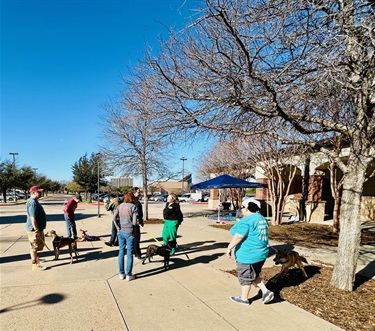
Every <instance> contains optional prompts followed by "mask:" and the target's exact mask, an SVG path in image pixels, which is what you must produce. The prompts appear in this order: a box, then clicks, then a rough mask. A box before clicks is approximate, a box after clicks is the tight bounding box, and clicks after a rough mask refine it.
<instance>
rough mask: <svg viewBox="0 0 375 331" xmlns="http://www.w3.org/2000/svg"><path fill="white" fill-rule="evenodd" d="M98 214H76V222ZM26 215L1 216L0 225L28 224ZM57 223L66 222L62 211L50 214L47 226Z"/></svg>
mask: <svg viewBox="0 0 375 331" xmlns="http://www.w3.org/2000/svg"><path fill="white" fill-rule="evenodd" d="M96 215H97V214H80V213H76V214H75V220H76V221H80V220H84V219H86V218H91V217H94V216H96ZM26 218H27V217H26V215H25V214H18V215H12V216H0V225H4V224H19V223H26ZM55 221H62V222H65V220H64V213H63V211H61V213H58V214H48V215H47V226H48V222H55Z"/></svg>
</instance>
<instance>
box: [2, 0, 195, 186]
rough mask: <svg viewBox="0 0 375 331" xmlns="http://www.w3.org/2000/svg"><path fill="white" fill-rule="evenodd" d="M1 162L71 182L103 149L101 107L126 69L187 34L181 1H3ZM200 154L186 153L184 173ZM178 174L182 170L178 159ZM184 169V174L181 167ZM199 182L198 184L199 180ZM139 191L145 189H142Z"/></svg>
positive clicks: (113, 91) (186, 14) (188, 170)
mask: <svg viewBox="0 0 375 331" xmlns="http://www.w3.org/2000/svg"><path fill="white" fill-rule="evenodd" d="M0 3H1V97H0V98H1V100H0V101H1V123H0V128H1V136H0V137H1V160H2V161H3V160H6V159H8V160H12V158H13V157H12V155H9V153H18V155H17V156H16V163H17V166H18V167H20V166H23V165H27V166H31V167H33V168H37V169H38V170H37V172H38V173H40V174H43V175H46V176H47V177H49V178H51V179H53V180H67V181H69V180H71V179H72V172H71V166H72V165H73V164H74V163H75V162H76V161H78V159H79V158H80V157H81V156H83V155H84V154H85V153H86V152H87V153H88V155H90V154H91V153H92V152H97V151H98V146H99V144H102V143H103V141H102V140H100V135H101V132H102V130H103V128H102V127H101V125H100V119H99V116H100V115H101V114H103V109H102V105H103V104H104V103H105V102H106V100H108V98H109V97H111V96H115V95H116V94H118V92H119V91H120V90H121V76H122V75H123V74H125V73H126V67H127V66H129V65H130V66H131V65H132V64H136V62H137V59H140V58H142V56H143V54H144V48H145V43H147V44H149V45H151V46H156V45H157V44H156V38H157V36H158V35H160V34H163V35H164V36H165V37H166V36H167V35H166V27H174V28H177V29H178V28H181V27H182V26H183V25H184V24H185V23H184V22H185V21H184V18H186V17H187V16H188V15H189V13H188V11H187V6H188V5H190V6H192V5H191V2H189V1H186V3H185V6H182V7H181V5H182V4H183V3H184V1H182V0H148V1H147V0H118V1H116V0H60V1H57V0H0ZM196 153H199V151H198V149H195V150H192V149H191V148H190V147H189V146H187V147H186V149H181V150H180V153H179V154H180V156H179V157H181V156H182V155H185V156H186V157H187V158H188V160H187V161H186V162H185V173H187V172H194V169H193V167H194V164H193V161H194V159H195V158H196ZM175 167H176V169H177V170H178V169H180V168H182V164H181V161H178V160H177V161H176V164H175ZM180 170H181V169H180ZM193 180H194V178H193ZM136 184H137V185H140V184H141V183H136Z"/></svg>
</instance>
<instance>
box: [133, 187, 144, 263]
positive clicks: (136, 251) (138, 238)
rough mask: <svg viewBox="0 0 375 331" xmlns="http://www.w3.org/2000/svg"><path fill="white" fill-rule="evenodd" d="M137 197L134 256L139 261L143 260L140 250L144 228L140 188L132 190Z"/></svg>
mask: <svg viewBox="0 0 375 331" xmlns="http://www.w3.org/2000/svg"><path fill="white" fill-rule="evenodd" d="M132 191H133V193H134V197H135V206H136V207H137V224H136V225H135V227H134V247H133V252H134V256H135V258H136V259H138V260H142V253H141V248H140V242H141V228H140V227H141V226H143V210H142V204H141V202H140V201H139V196H140V195H141V190H140V188H139V187H133V189H132Z"/></svg>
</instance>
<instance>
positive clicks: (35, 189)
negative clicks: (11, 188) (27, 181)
mask: <svg viewBox="0 0 375 331" xmlns="http://www.w3.org/2000/svg"><path fill="white" fill-rule="evenodd" d="M42 191H43V189H41V188H40V187H39V186H31V188H30V193H33V192H42Z"/></svg>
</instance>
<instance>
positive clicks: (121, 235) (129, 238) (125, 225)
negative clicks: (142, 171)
mask: <svg viewBox="0 0 375 331" xmlns="http://www.w3.org/2000/svg"><path fill="white" fill-rule="evenodd" d="M117 216H119V219H117ZM113 222H114V223H115V225H116V227H117V236H118V242H119V254H118V267H119V278H120V279H125V280H127V281H131V280H133V279H134V278H135V276H134V275H133V273H132V271H133V244H134V227H135V225H136V224H137V207H136V206H135V197H134V194H133V192H132V191H127V192H126V193H125V194H124V202H123V203H121V204H120V205H119V206H118V207H117V208H116V210H115V212H114V213H113ZM125 250H126V255H127V258H126V271H125V268H124V256H125Z"/></svg>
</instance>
